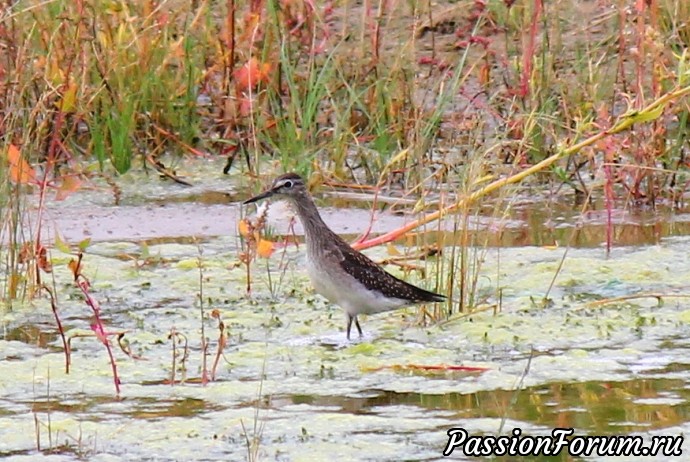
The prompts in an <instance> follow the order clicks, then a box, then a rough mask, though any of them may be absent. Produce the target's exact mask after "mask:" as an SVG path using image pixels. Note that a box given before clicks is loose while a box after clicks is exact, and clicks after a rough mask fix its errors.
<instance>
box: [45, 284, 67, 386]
mask: <svg viewBox="0 0 690 462" xmlns="http://www.w3.org/2000/svg"><path fill="white" fill-rule="evenodd" d="M42 287H43V290H45V291H46V292H48V295H50V307H51V309H52V310H53V316H55V323H56V324H57V328H58V332H59V333H60V338H62V347H63V348H64V350H65V374H69V366H70V364H71V363H72V349H71V347H70V346H69V343H68V342H67V338H66V337H65V329H64V328H63V327H62V321H60V315H59V314H58V308H57V302H56V301H55V294H53V291H52V290H51V289H50V287H48V286H47V285H45V284H43V285H42Z"/></svg>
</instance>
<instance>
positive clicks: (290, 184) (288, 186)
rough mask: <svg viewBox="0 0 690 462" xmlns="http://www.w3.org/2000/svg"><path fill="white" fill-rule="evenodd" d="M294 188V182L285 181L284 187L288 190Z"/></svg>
mask: <svg viewBox="0 0 690 462" xmlns="http://www.w3.org/2000/svg"><path fill="white" fill-rule="evenodd" d="M293 186H294V183H293V182H292V180H285V183H283V187H284V188H287V189H290V188H292V187H293Z"/></svg>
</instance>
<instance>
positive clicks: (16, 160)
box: [7, 144, 36, 184]
mask: <svg viewBox="0 0 690 462" xmlns="http://www.w3.org/2000/svg"><path fill="white" fill-rule="evenodd" d="M7 161H8V162H9V164H10V179H11V180H12V182H13V183H15V184H17V183H22V184H26V183H35V182H36V172H34V169H33V168H31V165H29V164H28V162H27V161H25V160H24V159H22V155H21V153H20V152H19V148H17V146H15V145H13V144H10V146H9V147H8V148H7Z"/></svg>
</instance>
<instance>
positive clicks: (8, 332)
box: [0, 161, 690, 461]
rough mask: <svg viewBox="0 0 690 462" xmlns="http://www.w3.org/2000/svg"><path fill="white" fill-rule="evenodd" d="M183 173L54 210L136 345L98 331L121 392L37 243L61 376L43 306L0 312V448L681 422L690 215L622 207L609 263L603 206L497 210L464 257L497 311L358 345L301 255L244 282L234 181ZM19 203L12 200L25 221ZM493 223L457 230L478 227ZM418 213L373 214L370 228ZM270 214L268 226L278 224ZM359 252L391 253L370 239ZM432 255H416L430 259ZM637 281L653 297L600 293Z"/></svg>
mask: <svg viewBox="0 0 690 462" xmlns="http://www.w3.org/2000/svg"><path fill="white" fill-rule="evenodd" d="M184 168H185V167H184V166H182V167H181V169H182V170H184ZM195 169H196V170H194V171H191V170H190V171H189V172H187V171H184V172H183V173H184V174H185V175H186V177H187V178H188V179H190V181H191V182H192V183H193V184H194V185H196V186H193V187H183V186H179V185H175V184H172V183H168V182H157V181H153V180H152V179H148V180H145V181H142V179H141V178H136V174H128V175H125V176H123V177H122V180H121V185H122V188H123V191H122V203H121V205H120V206H117V207H115V206H112V196H111V195H110V193H109V191H108V189H107V187H103V188H102V187H100V186H98V187H95V188H94V189H92V190H83V191H80V192H79V193H76V194H74V195H72V196H70V197H69V198H68V199H67V200H65V201H63V202H59V203H58V202H53V201H49V202H48V204H47V207H46V210H45V215H44V225H45V227H46V228H45V230H44V236H46V237H47V238H50V239H52V237H53V236H55V234H56V233H58V234H59V235H60V236H61V239H62V240H63V241H65V242H67V243H69V244H72V245H73V247H74V245H75V244H76V243H77V242H79V241H81V240H82V239H84V238H86V237H89V238H91V242H90V244H89V245H88V248H87V249H86V252H85V254H84V258H83V273H84V274H85V275H86V276H87V277H88V278H89V280H90V282H91V294H92V296H93V297H94V298H95V299H96V300H98V301H99V303H100V305H101V309H102V311H101V315H102V318H103V321H104V324H105V326H106V329H107V331H108V332H109V333H120V332H124V333H125V335H124V337H123V340H122V342H126V343H123V345H124V347H125V349H128V350H129V351H131V353H132V356H133V357H128V356H127V355H126V354H124V353H123V351H122V350H121V349H120V348H119V347H118V345H117V340H116V339H115V337H111V343H112V344H113V352H114V355H115V358H116V361H117V367H118V373H119V376H120V379H121V394H120V397H119V398H118V397H116V394H115V390H114V385H113V378H112V371H111V367H110V364H109V360H108V356H107V354H106V352H105V349H104V347H103V344H102V343H101V342H100V341H99V340H97V338H96V337H95V336H94V334H93V331H92V329H91V327H90V326H91V323H92V312H91V310H90V309H89V308H88V306H87V305H86V304H85V302H84V299H83V296H82V294H81V292H80V291H79V290H78V288H77V287H76V286H75V285H74V282H73V278H72V275H71V273H70V270H69V269H68V267H67V264H68V262H69V261H70V259H71V258H73V257H74V256H73V255H70V254H68V253H63V252H61V251H60V250H58V246H54V247H52V248H51V250H50V256H51V257H52V262H53V266H54V272H53V276H48V277H47V280H50V279H51V278H52V277H54V288H55V292H56V296H57V299H58V306H59V311H60V319H61V321H62V323H63V325H64V329H65V333H66V335H67V337H69V338H70V342H71V346H72V358H71V371H70V373H69V374H65V367H64V363H65V356H64V353H63V347H62V341H61V339H60V337H59V334H58V331H57V328H56V325H55V324H56V323H55V319H54V317H53V314H52V312H51V309H50V304H49V302H48V300H46V299H45V297H39V298H36V299H34V300H33V301H31V302H25V303H23V304H17V303H15V304H14V305H13V306H12V307H11V309H6V310H5V311H3V312H2V313H1V314H0V320H1V321H2V324H1V326H2V330H1V331H0V332H1V335H0V458H2V459H4V460H11V461H24V460H26V461H29V460H31V461H42V460H45V461H76V460H90V461H133V460H137V461H187V460H189V461H212V460H224V461H239V460H247V459H248V458H249V457H250V456H249V452H250V451H249V450H248V446H252V445H253V447H254V449H253V450H254V454H255V455H256V456H257V458H258V460H278V461H302V460H304V461H306V460H314V461H331V460H338V461H364V460H367V461H369V460H377V461H400V460H417V461H427V460H428V461H431V460H441V459H443V456H442V452H443V449H444V448H445V446H446V443H447V442H448V435H447V433H446V432H447V431H448V430H449V429H450V428H452V427H462V428H464V429H466V430H467V431H468V432H469V433H470V434H472V435H481V434H493V435H497V434H499V433H502V434H505V435H509V434H510V432H511V431H512V430H513V429H514V428H520V429H521V430H522V433H523V434H529V435H550V434H551V430H552V429H553V428H555V427H561V428H573V429H574V430H575V434H576V435H631V434H633V435H641V436H642V437H643V438H644V440H645V441H647V440H650V439H651V438H652V437H653V436H655V435H673V436H677V435H684V434H685V432H687V431H689V430H690V299H688V298H684V295H686V294H688V291H687V286H688V281H690V258H689V257H688V255H689V254H690V252H689V251H690V233H689V232H688V231H689V230H688V229H687V228H688V226H687V223H688V219H687V218H688V217H689V216H690V215H687V214H684V213H683V212H682V211H680V212H676V213H674V214H673V215H669V216H662V214H661V213H660V212H657V213H652V212H649V213H648V214H647V215H645V214H640V215H638V216H633V215H631V214H629V213H625V212H622V211H621V212H619V213H617V214H616V215H615V216H614V218H615V227H614V232H615V246H614V248H613V249H612V251H611V253H610V254H609V255H608V256H607V254H606V249H605V246H604V240H605V226H604V224H605V223H604V218H603V217H604V214H603V213H602V214H601V215H597V212H592V213H591V214H590V215H587V216H585V217H584V219H583V217H581V216H580V214H579V212H578V211H577V207H573V206H570V205H567V206H566V205H558V204H557V203H556V205H553V203H550V204H551V205H547V206H545V205H544V204H545V202H542V201H540V200H532V201H531V202H525V203H524V204H518V205H513V207H512V208H511V210H510V212H509V213H508V214H507V215H506V217H504V223H505V226H504V227H503V228H502V232H501V237H500V238H496V239H495V240H496V242H495V243H494V245H490V246H488V247H486V248H484V247H483V248H481V249H479V250H478V252H480V255H481V261H482V264H481V267H480V268H479V271H480V276H479V278H478V288H477V291H478V293H480V294H482V293H483V294H486V297H487V299H491V297H493V295H492V294H495V293H497V291H498V290H497V289H500V293H501V304H500V310H498V311H497V312H494V310H484V311H478V312H476V313H474V314H472V315H469V316H457V315H456V316H454V317H451V318H450V319H449V320H447V321H444V322H441V323H438V324H427V325H424V324H422V323H420V322H419V319H418V309H416V308H408V309H403V310H399V311H394V312H390V313H386V314H381V315H376V316H370V317H366V318H364V319H363V328H364V332H365V337H364V338H363V339H362V340H361V341H354V342H351V343H349V342H347V341H345V334H344V331H343V328H344V324H345V321H344V314H343V312H342V310H341V309H340V308H339V307H337V306H332V305H330V304H328V303H327V302H326V301H325V300H324V299H323V298H321V297H320V296H318V295H315V294H314V292H313V290H312V289H311V286H310V284H309V282H308V280H307V276H306V273H305V272H304V270H303V267H304V265H303V259H304V258H305V257H304V246H299V247H296V246H294V245H290V246H288V247H287V248H286V249H285V252H282V250H281V251H280V252H276V253H275V254H274V255H273V256H272V257H271V258H270V259H262V258H259V259H258V260H257V261H256V262H254V263H253V265H252V267H251V275H252V276H251V280H252V292H251V295H250V296H248V295H247V292H246V285H247V273H246V267H245V266H244V265H242V264H239V253H240V251H239V246H240V241H239V237H238V236H237V220H238V219H239V217H240V216H241V213H242V211H241V208H240V206H239V203H238V201H239V200H241V199H244V198H246V197H248V196H249V194H250V191H248V190H245V191H242V190H241V186H239V185H242V184H244V185H245V186H246V180H241V179H240V178H239V175H238V176H237V177H232V176H231V177H226V176H223V175H222V174H221V173H220V171H221V169H222V165H221V164H219V163H218V162H211V161H209V163H208V165H205V166H203V167H202V168H200V169H199V168H197V167H195ZM178 171H179V170H178ZM243 182H244V183H243ZM233 188H235V189H233ZM245 189H246V188H245ZM324 189H325V188H324ZM326 196H327V195H326V194H325V191H322V192H321V193H320V194H319V193H317V197H318V198H319V205H320V206H322V208H323V211H324V217H325V220H326V221H327V222H328V223H329V224H330V225H331V226H332V227H333V228H334V230H335V231H336V232H338V233H341V234H347V235H351V236H356V235H357V234H358V233H359V232H362V231H363V230H364V229H366V227H367V226H368V223H369V211H368V209H367V208H365V207H362V208H357V207H348V208H341V207H338V208H337V209H336V208H334V207H332V205H333V203H332V202H331V203H330V206H329V199H328V198H326ZM34 199H35V198H33V196H31V195H29V196H27V201H28V202H29V204H28V205H27V208H28V209H29V211H28V213H27V216H28V217H29V221H31V217H35V215H34V212H31V207H32V205H31V201H32V200H34ZM271 210H272V211H273V212H275V213H277V214H278V213H280V210H281V208H280V206H279V205H278V204H275V205H274V206H272V207H271ZM248 212H250V211H249V210H248ZM252 213H253V212H252ZM492 216H493V214H492V213H489V214H487V216H486V217H483V218H482V216H481V215H480V216H478V217H474V218H473V222H472V226H474V227H476V228H477V229H480V230H481V229H484V230H485V232H487V233H489V232H491V231H490V230H491V228H492V224H493V220H495V219H493V218H491V217H492ZM412 219H413V217H410V216H394V215H386V214H382V215H381V216H380V217H378V219H377V220H376V221H375V222H374V226H373V230H372V232H374V233H379V232H382V231H387V230H390V229H394V228H395V227H397V226H399V225H400V224H402V223H404V222H406V221H409V220H412ZM271 226H272V227H274V230H275V232H276V233H278V234H281V233H283V232H285V231H286V229H287V220H286V219H284V218H282V219H281V218H280V217H278V218H275V219H274V221H273V222H272V223H271ZM295 229H296V232H297V234H299V233H300V232H301V231H300V230H301V227H300V226H299V225H296V226H295ZM451 229H452V227H451ZM573 233H575V236H574V238H573V239H571V236H572V235H573ZM489 241H491V239H489ZM569 241H570V242H571V243H573V246H572V247H570V248H569V249H568V250H567V255H566V256H565V260H564V262H563V266H562V268H560V271H559V267H560V265H561V263H562V261H563V258H564V253H565V252H566V245H567V243H568V242H569ZM495 244H500V245H495ZM555 244H560V246H558V245H555ZM63 247H64V246H63ZM396 247H397V248H398V249H399V250H400V251H401V252H404V251H405V249H404V247H403V246H402V245H401V244H396ZM366 253H367V254H368V255H370V256H371V257H372V258H374V259H375V260H380V259H383V258H387V257H388V256H389V254H388V253H389V252H388V251H387V249H385V248H383V247H380V248H375V249H370V250H368V251H366ZM439 258H444V257H443V256H442V257H439ZM432 260H433V259H431V260H428V261H426V262H421V263H420V262H415V264H420V265H422V266H426V267H428V269H429V271H433V267H434V263H433V261H432ZM387 269H388V270H389V271H391V272H394V273H396V274H401V273H400V270H399V268H396V267H391V266H388V267H387ZM556 274H557V277H556V278H555V281H554V284H553V288H552V289H551V290H550V292H548V298H549V300H550V302H549V303H548V304H546V305H544V304H542V303H541V302H540V301H541V300H542V299H543V298H544V297H545V296H546V295H547V290H548V289H549V286H550V285H551V282H552V280H553V279H554V275H556ZM405 277H406V278H407V279H408V280H410V281H411V282H414V283H418V284H420V285H423V286H426V287H432V285H433V281H432V280H429V281H426V282H424V281H421V280H420V277H419V275H418V274H417V273H414V272H413V273H410V274H408V275H406V276H405ZM51 284H52V282H51ZM640 294H658V295H664V297H663V298H655V297H637V298H629V299H625V300H621V301H619V302H617V303H609V304H601V305H598V304H596V301H597V300H601V299H610V298H616V297H625V296H631V295H640ZM200 298H201V300H202V303H201V304H200ZM200 305H202V306H200ZM202 309H203V315H202ZM219 319H220V320H222V322H223V324H224V326H225V328H226V332H227V334H228V338H227V345H226V346H225V348H224V351H223V356H222V357H221V358H220V360H219V363H218V367H217V370H216V376H215V380H211V381H208V383H205V384H204V383H202V373H201V371H202V366H203V357H204V354H203V347H202V338H203V337H204V336H205V337H206V338H208V345H207V349H206V351H207V353H206V363H207V368H208V369H211V367H212V365H213V363H214V361H215V356H216V351H217V350H218V337H219V329H218V324H219ZM202 327H203V332H202ZM171 333H173V335H172V339H175V343H176V349H175V352H176V354H177V356H176V357H175V362H173V340H171ZM185 345H186V350H185ZM440 365H452V366H470V367H477V368H485V369H486V370H484V371H483V372H479V371H476V372H472V371H463V370H455V369H454V368H439V369H435V367H436V366H440ZM411 366H415V367H411ZM423 366H429V367H423ZM173 369H174V382H175V383H174V385H171V379H172V378H173ZM682 450H683V455H682V456H678V457H676V458H675V459H674V458H673V457H668V456H664V455H661V454H660V455H659V456H657V457H656V458H655V457H648V458H645V459H644V460H690V447H688V446H687V444H686V443H683V447H682ZM463 457H464V456H463V455H462V453H461V452H459V451H456V452H454V453H453V455H452V457H451V459H453V460H464V459H463ZM543 458H544V459H546V457H543ZM562 458H563V459H564V460H565V459H568V458H567V457H566V456H562ZM536 459H538V457H537V458H535V457H532V458H529V459H525V460H536ZM592 459H593V460H597V457H592ZM599 459H600V460H604V457H601V458H599ZM511 460H515V459H511ZM568 460H569V459H568ZM617 460H620V459H617ZM630 460H634V458H630Z"/></svg>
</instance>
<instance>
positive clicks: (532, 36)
mask: <svg viewBox="0 0 690 462" xmlns="http://www.w3.org/2000/svg"><path fill="white" fill-rule="evenodd" d="M542 1H543V0H534V2H533V5H534V6H533V8H534V11H532V21H531V23H530V27H529V38H528V42H527V47H526V48H525V51H524V53H523V54H522V78H521V80H520V91H519V94H520V97H522V98H524V97H526V96H527V95H528V94H529V81H530V78H531V76H532V65H533V62H534V50H535V47H536V43H537V24H538V23H539V19H540V18H541V12H542V9H543V8H544V5H543V3H542Z"/></svg>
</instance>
